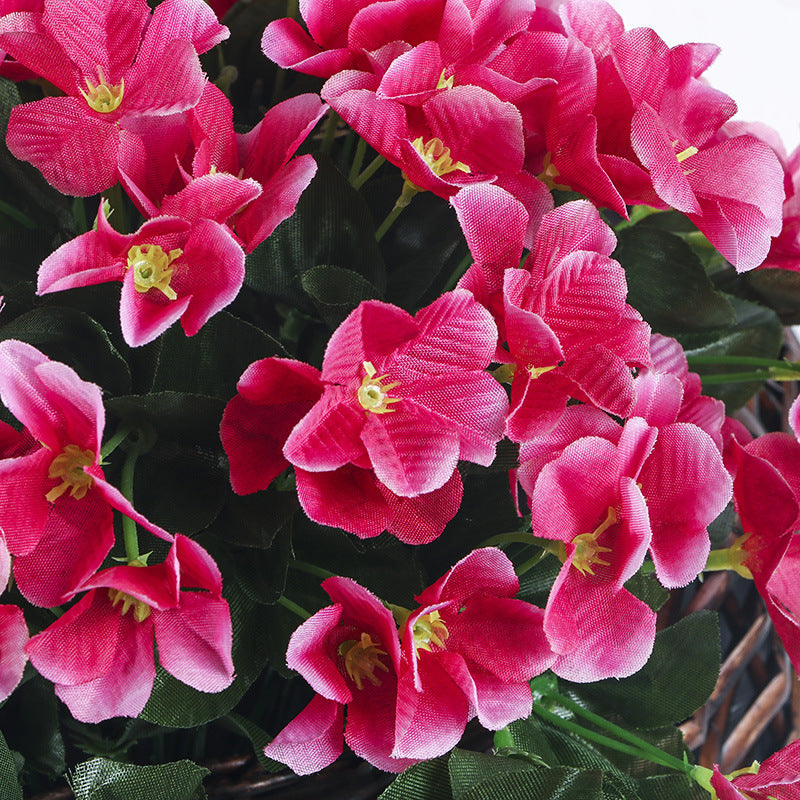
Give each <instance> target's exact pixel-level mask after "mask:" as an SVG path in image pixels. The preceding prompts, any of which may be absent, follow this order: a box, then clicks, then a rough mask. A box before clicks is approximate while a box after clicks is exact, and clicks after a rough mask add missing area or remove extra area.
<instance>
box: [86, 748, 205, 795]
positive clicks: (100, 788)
mask: <svg viewBox="0 0 800 800" xmlns="http://www.w3.org/2000/svg"><path fill="white" fill-rule="evenodd" d="M208 774H209V771H208V770H207V769H206V768H205V767H199V766H198V765H197V764H194V763H192V762H191V761H174V762H172V763H169V764H157V765H155V766H145V767H140V766H136V765H135V764H121V763H119V762H117V761H108V760H107V759H105V758H93V759H92V760H91V761H84V762H83V763H82V764H78V766H77V767H75V770H74V772H73V773H72V776H71V779H70V786H71V787H72V791H73V792H74V793H75V800H203V799H204V798H205V797H206V793H205V790H204V789H203V785H202V784H203V778H204V777H205V776H206V775H208Z"/></svg>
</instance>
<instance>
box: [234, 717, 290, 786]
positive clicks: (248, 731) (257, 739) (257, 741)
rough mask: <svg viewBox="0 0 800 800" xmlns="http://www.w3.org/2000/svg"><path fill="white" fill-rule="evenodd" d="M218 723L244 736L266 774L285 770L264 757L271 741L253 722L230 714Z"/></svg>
mask: <svg viewBox="0 0 800 800" xmlns="http://www.w3.org/2000/svg"><path fill="white" fill-rule="evenodd" d="M220 722H222V723H223V724H225V725H228V726H230V727H231V728H232V729H233V730H234V731H236V733H239V734H241V735H242V736H245V737H246V738H247V739H249V740H250V744H251V745H252V746H253V753H254V755H255V757H256V758H257V759H258V763H259V764H260V765H261V766H262V767H263V768H264V769H265V770H267V771H268V772H281V771H283V770H285V769H286V765H285V764H281V762H280V761H273V760H272V759H271V758H267V757H266V756H265V755H264V748H265V747H266V746H267V745H268V744H269V743H270V742H271V741H272V737H271V736H270V735H269V734H267V733H266V731H264V730H263V729H262V728H260V727H259V726H258V725H256V724H255V722H253V721H251V720H249V719H247V718H246V717H243V716H242V715H241V714H236V713H231V714H228V715H227V716H226V717H223V718H222V719H221V720H220Z"/></svg>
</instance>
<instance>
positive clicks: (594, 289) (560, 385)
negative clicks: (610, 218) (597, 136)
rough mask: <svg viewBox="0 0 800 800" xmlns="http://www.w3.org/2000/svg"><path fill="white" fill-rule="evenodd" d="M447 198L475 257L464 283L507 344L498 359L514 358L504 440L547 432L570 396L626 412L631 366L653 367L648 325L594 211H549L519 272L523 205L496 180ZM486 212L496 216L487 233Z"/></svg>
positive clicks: (584, 206) (570, 206)
mask: <svg viewBox="0 0 800 800" xmlns="http://www.w3.org/2000/svg"><path fill="white" fill-rule="evenodd" d="M452 203H453V205H454V206H455V208H456V212H457V213H458V215H459V220H460V222H461V226H462V228H463V230H464V232H465V236H466V239H467V242H468V244H469V246H470V248H471V251H472V254H473V257H474V258H475V264H473V266H472V267H471V268H470V270H469V271H468V272H467V274H466V275H465V276H464V278H463V279H462V281H461V283H460V285H461V286H463V287H464V288H467V289H470V290H471V291H472V292H473V293H474V294H475V296H476V298H477V299H478V300H480V301H482V302H484V303H485V304H486V305H487V306H488V307H489V308H491V309H492V311H493V313H494V314H495V317H496V319H497V320H498V327H499V328H500V340H501V341H505V343H506V345H507V347H508V349H507V350H506V349H505V348H503V349H501V350H499V351H498V353H497V355H496V358H497V360H498V361H505V362H510V363H512V364H514V365H515V367H514V380H513V383H512V387H511V410H510V413H509V416H508V420H507V422H506V434H507V435H508V436H509V438H511V439H513V440H514V441H525V440H527V439H529V438H531V437H533V436H536V435H539V434H542V433H544V432H546V431H547V430H549V429H551V428H552V427H553V426H554V425H555V424H556V423H557V422H558V419H559V418H560V416H561V414H563V412H564V409H565V408H566V406H567V402H568V400H569V399H570V398H577V399H579V400H581V401H583V402H587V403H591V404H593V405H595V406H597V407H599V408H602V409H604V410H606V411H609V412H610V413H613V414H616V415H617V416H621V417H626V416H629V415H630V413H631V410H632V408H633V401H634V388H633V375H632V372H631V370H632V368H633V367H638V368H642V367H644V366H646V365H647V364H649V360H650V358H649V352H648V343H649V339H650V328H649V326H648V325H647V324H646V323H645V322H644V321H643V320H642V318H641V315H640V314H639V313H638V312H637V311H635V310H634V309H633V308H631V306H629V305H628V304H627V302H626V299H625V298H626V296H627V283H626V281H625V273H624V270H623V269H622V267H621V266H620V265H619V264H618V263H617V262H616V261H614V260H613V259H611V258H610V255H611V253H612V251H613V250H614V247H615V245H616V239H615V237H614V234H613V233H612V231H611V229H610V228H609V227H608V226H607V225H606V224H605V223H604V222H603V221H602V220H601V219H600V216H599V214H598V212H597V210H596V209H595V208H594V207H593V206H592V205H591V204H590V203H589V202H587V201H575V202H571V203H565V204H564V205H562V206H559V207H558V208H556V209H554V210H553V211H551V212H549V213H548V214H545V215H544V217H543V218H542V220H541V224H540V226H539V229H538V231H537V234H536V237H535V240H534V242H533V245H532V250H531V254H530V256H529V257H528V258H527V259H526V260H525V263H524V264H523V265H522V268H521V269H518V268H517V267H518V264H519V260H520V256H521V253H522V247H523V243H524V236H525V230H526V228H527V224H526V222H525V212H524V210H523V209H522V208H521V206H520V204H519V203H518V202H517V201H516V200H514V199H513V198H512V197H511V196H510V195H508V194H507V193H506V192H504V191H503V190H502V189H500V188H498V187H494V186H478V187H470V188H467V189H463V190H462V191H461V192H460V193H459V194H458V195H457V196H456V198H454V199H453V201H452ZM498 208H499V209H500V211H499V213H498V212H497V210H496V209H498ZM487 215H493V217H494V218H495V219H496V220H497V222H496V223H494V224H496V225H497V227H498V229H497V230H493V231H492V233H491V234H490V235H487V233H486V227H485V223H484V220H485V219H486V217H487ZM494 215H496V216H494ZM493 217H490V219H491V218H493ZM501 227H502V229H503V230H502V231H501V230H500V228H501Z"/></svg>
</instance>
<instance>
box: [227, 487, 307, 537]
mask: <svg viewBox="0 0 800 800" xmlns="http://www.w3.org/2000/svg"><path fill="white" fill-rule="evenodd" d="M298 508H299V502H298V500H297V493H296V492H295V491H294V490H292V491H278V489H277V488H276V487H275V483H274V482H273V483H272V484H271V485H270V486H269V487H268V488H267V489H266V490H265V491H263V492H254V493H253V494H247V495H234V494H233V493H231V494H230V495H229V496H228V500H227V501H226V503H225V505H224V506H223V507H222V510H221V511H220V513H219V516H218V517H217V519H216V520H215V521H214V524H213V530H214V534H215V535H217V536H219V537H220V539H224V540H225V541H226V542H229V543H230V544H232V545H237V546H239V547H251V548H257V549H260V550H265V549H268V548H270V547H272V543H273V541H274V539H275V537H276V535H277V534H278V532H279V531H280V530H282V529H283V528H284V527H286V526H289V525H290V524H291V520H292V518H293V517H294V514H295V512H296V511H297V509H298Z"/></svg>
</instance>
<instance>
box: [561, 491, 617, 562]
mask: <svg viewBox="0 0 800 800" xmlns="http://www.w3.org/2000/svg"><path fill="white" fill-rule="evenodd" d="M616 521H617V512H616V511H615V510H614V508H613V507H612V506H609V507H608V514H606V518H605V519H604V520H603V521H602V522H601V523H600V524H599V525H598V526H597V528H595V529H594V530H593V531H592V532H591V533H581V534H579V535H578V536H576V537H575V538H574V539H573V540H572V544H574V545H575V554H574V555H573V557H572V566H573V567H575V569H577V570H578V571H579V572H580V573H581V575H586V574H587V573H588V574H589V575H594V571H593V570H592V566H593V565H594V564H602V565H603V566H605V567H608V566H610V565H609V562H608V561H605V560H604V559H603V558H601V557H600V554H601V553H610V552H611V548H610V547H603V546H602V545H600V544H599V543H598V541H597V540H598V539H599V538H600V536H601V535H602V534H603V533H604V532H605V531H606V530H608V528H610V527H611V526H612V525H614V524H615V523H616Z"/></svg>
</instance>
